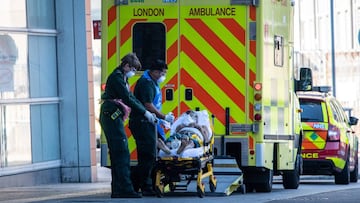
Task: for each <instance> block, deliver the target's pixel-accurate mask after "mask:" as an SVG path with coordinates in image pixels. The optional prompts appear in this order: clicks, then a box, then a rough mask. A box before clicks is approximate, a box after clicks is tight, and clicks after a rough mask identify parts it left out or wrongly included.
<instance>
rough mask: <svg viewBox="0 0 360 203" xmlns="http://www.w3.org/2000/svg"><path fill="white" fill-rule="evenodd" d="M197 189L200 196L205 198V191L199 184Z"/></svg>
mask: <svg viewBox="0 0 360 203" xmlns="http://www.w3.org/2000/svg"><path fill="white" fill-rule="evenodd" d="M196 190H197V194H198V196H199V197H200V198H203V197H204V196H205V191H203V190H202V189H201V188H200V187H199V186H197V187H196Z"/></svg>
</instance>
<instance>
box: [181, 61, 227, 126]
mask: <svg viewBox="0 0 360 203" xmlns="http://www.w3.org/2000/svg"><path fill="white" fill-rule="evenodd" d="M180 74H181V82H182V84H183V85H185V86H187V87H191V88H192V89H193V92H194V97H196V98H197V99H198V100H200V102H201V103H202V104H203V105H204V106H206V108H207V109H208V110H209V111H210V112H211V113H213V114H214V115H215V116H218V117H217V119H218V120H220V122H221V123H222V124H223V125H225V116H221V117H219V115H224V114H225V110H224V108H223V107H221V106H220V105H219V104H218V103H217V101H216V100H215V99H214V98H213V97H212V96H211V95H209V94H208V92H207V90H205V89H204V88H203V87H202V86H201V85H199V83H197V81H196V79H195V78H193V77H191V75H190V74H188V73H187V72H186V70H185V69H183V68H182V69H181V70H180ZM230 122H234V119H233V117H231V118H230Z"/></svg>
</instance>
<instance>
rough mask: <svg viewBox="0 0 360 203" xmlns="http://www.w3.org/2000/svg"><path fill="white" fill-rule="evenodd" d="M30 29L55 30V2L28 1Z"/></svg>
mask: <svg viewBox="0 0 360 203" xmlns="http://www.w3.org/2000/svg"><path fill="white" fill-rule="evenodd" d="M26 3H27V4H26V5H27V18H28V25H27V27H28V28H42V29H55V11H54V10H55V6H54V0H27V1H26Z"/></svg>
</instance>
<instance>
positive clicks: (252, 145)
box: [249, 136, 254, 149]
mask: <svg viewBox="0 0 360 203" xmlns="http://www.w3.org/2000/svg"><path fill="white" fill-rule="evenodd" d="M249 149H254V138H253V137H251V136H249Z"/></svg>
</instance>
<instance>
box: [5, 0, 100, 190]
mask: <svg viewBox="0 0 360 203" xmlns="http://www.w3.org/2000/svg"><path fill="white" fill-rule="evenodd" d="M90 10H91V9H90V0H61V1H55V0H2V1H1V6H0V187H9V186H26V185H36V184H44V183H57V182H92V181H95V180H96V143H95V140H96V139H95V129H94V122H95V118H94V98H93V92H94V89H93V85H92V84H93V73H92V47H91V16H90Z"/></svg>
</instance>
